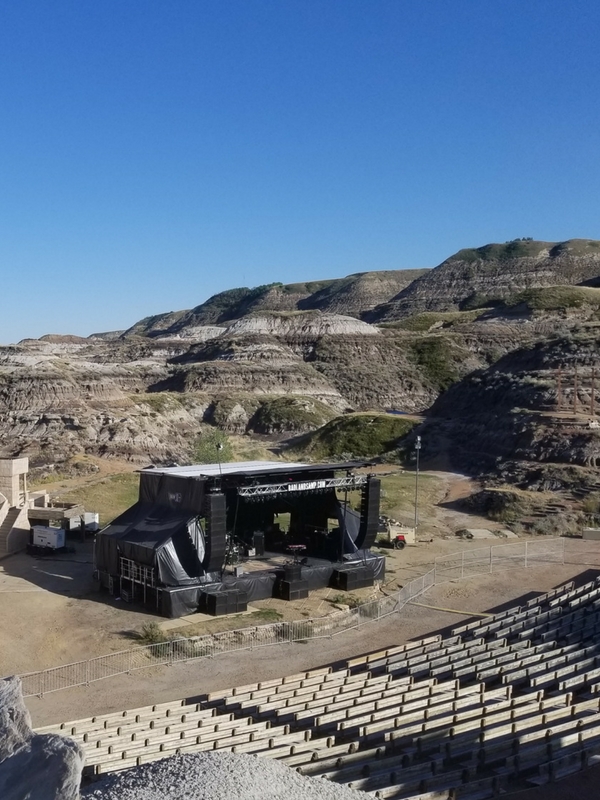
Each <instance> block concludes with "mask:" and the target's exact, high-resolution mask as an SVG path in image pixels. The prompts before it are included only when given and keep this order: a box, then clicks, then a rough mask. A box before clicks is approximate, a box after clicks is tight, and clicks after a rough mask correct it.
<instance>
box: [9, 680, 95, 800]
mask: <svg viewBox="0 0 600 800" xmlns="http://www.w3.org/2000/svg"><path fill="white" fill-rule="evenodd" d="M82 769H83V752H82V751H81V749H80V747H79V745H77V744H76V743H75V742H73V741H72V740H71V739H65V738H64V737H62V736H56V735H55V734H38V733H34V732H33V731H32V729H31V718H30V716H29V711H28V710H27V708H26V707H25V704H24V702H23V695H22V692H21V680H20V679H19V678H16V677H12V678H6V679H4V680H0V797H1V798H2V800H78V798H79V786H80V783H81V772H82Z"/></svg>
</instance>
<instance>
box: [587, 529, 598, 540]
mask: <svg viewBox="0 0 600 800" xmlns="http://www.w3.org/2000/svg"><path fill="white" fill-rule="evenodd" d="M583 538H584V539H590V540H592V541H595V542H597V541H600V528H584V529H583Z"/></svg>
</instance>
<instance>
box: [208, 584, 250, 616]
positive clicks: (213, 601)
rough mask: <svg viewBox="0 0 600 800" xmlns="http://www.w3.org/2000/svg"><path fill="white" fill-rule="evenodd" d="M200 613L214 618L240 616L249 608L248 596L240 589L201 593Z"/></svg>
mask: <svg viewBox="0 0 600 800" xmlns="http://www.w3.org/2000/svg"><path fill="white" fill-rule="evenodd" d="M198 608H199V611H201V612H202V613H203V614H210V615H211V616H212V617H224V616H225V615H226V614H239V613H240V612H241V611H246V610H247V608H248V595H247V594H246V592H241V591H239V589H227V590H225V591H211V590H210V589H207V590H206V591H204V592H201V593H200V602H199V605H198Z"/></svg>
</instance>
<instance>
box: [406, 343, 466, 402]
mask: <svg viewBox="0 0 600 800" xmlns="http://www.w3.org/2000/svg"><path fill="white" fill-rule="evenodd" d="M407 355H408V357H409V358H410V359H411V361H413V362H414V363H415V364H416V365H417V366H418V367H419V368H420V370H421V371H422V372H423V373H424V375H425V377H426V378H427V380H428V381H429V382H430V383H431V385H432V386H434V387H435V388H436V389H437V390H438V391H440V392H443V391H444V390H445V389H447V388H448V387H449V386H451V385H452V384H453V383H455V382H456V381H457V380H458V379H459V377H460V374H459V371H458V368H457V364H456V363H455V361H454V353H453V350H452V347H451V344H450V342H449V341H448V339H446V338H444V337H443V336H431V337H426V338H423V339H418V340H417V341H415V342H412V343H411V345H410V347H409V349H408V352H407Z"/></svg>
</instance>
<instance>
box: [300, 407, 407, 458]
mask: <svg viewBox="0 0 600 800" xmlns="http://www.w3.org/2000/svg"><path fill="white" fill-rule="evenodd" d="M416 424H417V423H416V422H415V421H414V420H410V419H406V418H405V417H398V416H395V415H393V414H375V413H372V414H347V415H345V416H343V417H336V418H335V419H332V420H331V422H328V423H327V424H326V425H324V426H323V427H322V428H319V429H318V430H316V431H314V432H313V433H309V434H307V435H306V436H304V437H302V439H301V440H300V441H299V442H298V443H297V444H296V445H295V446H294V447H292V448H290V449H289V450H288V453H290V454H293V455H294V456H301V457H305V458H310V459H312V460H313V461H321V460H328V459H336V458H339V459H343V458H373V457H375V456H379V455H382V454H383V453H387V452H389V451H390V450H393V449H394V448H395V447H397V445H398V442H399V440H400V439H401V438H403V437H404V436H406V434H407V433H409V431H410V430H412V428H413V427H414V426H415V425H416Z"/></svg>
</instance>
